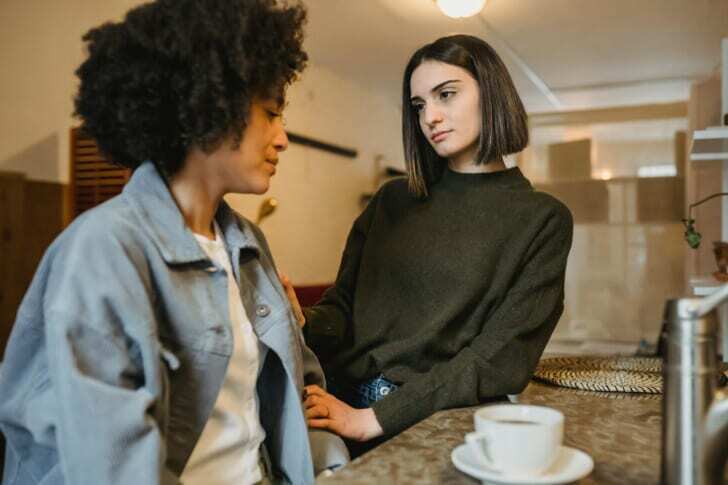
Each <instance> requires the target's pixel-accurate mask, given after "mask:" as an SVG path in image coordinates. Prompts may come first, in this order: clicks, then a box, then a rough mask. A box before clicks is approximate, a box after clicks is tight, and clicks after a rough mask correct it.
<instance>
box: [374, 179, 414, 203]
mask: <svg viewBox="0 0 728 485" xmlns="http://www.w3.org/2000/svg"><path fill="white" fill-rule="evenodd" d="M372 202H374V203H376V204H383V205H385V206H386V207H393V206H394V207H396V206H401V205H408V204H412V203H415V202H417V198H416V197H415V196H414V195H412V193H411V192H410V190H409V186H408V184H407V178H406V177H397V178H394V179H392V180H388V181H387V182H385V183H384V184H382V186H381V187H380V188H379V190H377V192H376V194H374V197H373V198H372Z"/></svg>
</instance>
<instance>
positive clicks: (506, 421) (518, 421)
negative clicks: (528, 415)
mask: <svg viewBox="0 0 728 485" xmlns="http://www.w3.org/2000/svg"><path fill="white" fill-rule="evenodd" d="M495 421H496V422H497V423H503V424H539V423H538V422H536V421H527V420H525V419H496V420H495Z"/></svg>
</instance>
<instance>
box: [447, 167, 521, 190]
mask: <svg viewBox="0 0 728 485" xmlns="http://www.w3.org/2000/svg"><path fill="white" fill-rule="evenodd" d="M439 183H440V184H442V185H443V186H447V187H474V186H475V187H488V188H492V189H519V188H523V189H529V188H531V183H530V182H529V181H528V179H527V178H526V177H524V176H523V173H521V170H520V169H519V168H518V167H513V168H506V169H505V170H499V171H497V172H477V173H464V172H456V171H454V170H452V169H451V168H450V167H449V166H446V167H445V170H444V171H443V172H442V177H441V178H440V182H439Z"/></svg>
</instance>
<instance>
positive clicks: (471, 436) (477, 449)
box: [465, 431, 500, 471]
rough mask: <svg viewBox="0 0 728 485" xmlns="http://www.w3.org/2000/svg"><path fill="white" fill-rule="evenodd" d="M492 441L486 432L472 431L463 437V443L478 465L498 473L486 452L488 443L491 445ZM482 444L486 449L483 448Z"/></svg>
mask: <svg viewBox="0 0 728 485" xmlns="http://www.w3.org/2000/svg"><path fill="white" fill-rule="evenodd" d="M492 441H493V440H492V437H491V436H490V434H489V433H488V432H487V431H474V432H472V433H468V434H466V435H465V443H466V444H467V445H468V448H470V451H471V454H473V455H475V458H476V459H477V460H478V461H479V462H480V464H481V465H483V466H485V467H487V468H490V469H491V470H495V471H500V469H499V468H498V467H497V466H496V465H495V463H493V458H492V457H491V456H490V455H489V454H488V451H487V446H488V442H491V443H492ZM483 442H485V444H486V447H483Z"/></svg>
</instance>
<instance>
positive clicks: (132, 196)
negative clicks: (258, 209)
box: [123, 161, 261, 264]
mask: <svg viewBox="0 0 728 485" xmlns="http://www.w3.org/2000/svg"><path fill="white" fill-rule="evenodd" d="M123 195H124V197H125V198H126V199H127V200H128V201H129V203H130V205H131V207H132V208H133V210H134V211H135V212H136V213H137V215H138V216H139V218H140V219H141V221H142V223H143V224H144V229H145V230H146V231H147V233H148V234H149V236H150V237H151V239H152V240H153V241H154V244H155V245H156V246H157V248H158V249H159V251H160V253H161V254H162V258H163V259H164V260H165V262H166V263H168V264H185V263H193V262H198V261H207V260H208V259H209V258H208V257H207V255H206V254H205V253H204V251H203V250H202V248H201V247H200V245H199V244H198V243H197V241H196V240H195V238H194V235H193V234H192V231H190V229H189V228H188V227H187V225H186V224H185V221H184V218H183V217H182V213H181V212H180V210H179V208H178V207H177V204H176V203H175V201H174V199H173V198H172V194H171V192H170V191H169V187H168V186H167V183H166V181H165V179H164V178H163V177H162V176H161V175H160V173H159V171H158V170H157V168H156V167H155V166H154V164H153V163H152V162H149V161H147V162H144V163H143V164H141V165H140V166H139V167H137V169H136V170H135V171H134V174H133V175H132V177H131V179H130V180H129V182H128V183H127V184H126V186H125V187H124V190H123ZM215 220H216V221H217V223H218V224H219V225H220V229H221V230H222V232H223V235H224V237H225V245H226V246H227V248H228V250H229V251H230V252H231V253H232V254H237V253H238V252H239V251H240V250H241V249H251V250H253V251H254V252H255V253H256V254H257V255H260V252H261V248H260V245H259V244H258V240H257V238H256V237H255V235H254V234H253V231H252V229H251V228H250V224H251V223H250V222H248V221H247V220H245V219H244V218H242V217H239V216H238V215H237V214H236V213H235V211H233V210H232V209H231V208H230V206H229V205H228V204H227V203H226V202H225V201H224V200H223V201H220V206H219V207H218V209H217V212H216V213H215Z"/></svg>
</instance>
